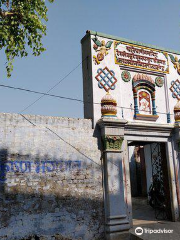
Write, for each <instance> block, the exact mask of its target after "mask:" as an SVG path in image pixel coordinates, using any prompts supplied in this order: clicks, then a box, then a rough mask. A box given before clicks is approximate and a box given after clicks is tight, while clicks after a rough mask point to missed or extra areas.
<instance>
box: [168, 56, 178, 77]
mask: <svg viewBox="0 0 180 240" xmlns="http://www.w3.org/2000/svg"><path fill="white" fill-rule="evenodd" d="M169 57H170V59H171V62H172V63H173V64H174V68H175V69H177V72H178V74H179V75H180V59H178V58H177V56H175V57H174V56H173V55H172V54H169Z"/></svg>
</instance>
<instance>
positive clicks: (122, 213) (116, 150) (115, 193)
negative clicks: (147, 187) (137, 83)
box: [98, 118, 132, 240]
mask: <svg viewBox="0 0 180 240" xmlns="http://www.w3.org/2000/svg"><path fill="white" fill-rule="evenodd" d="M126 123H127V121H125V120H118V119H112V118H102V119H100V120H99V121H98V125H99V126H100V129H101V137H102V142H103V160H104V162H103V164H104V166H103V169H104V204H105V231H106V239H109V240H115V239H119V237H120V236H122V234H121V232H122V231H125V230H129V229H130V227H131V224H132V220H131V219H130V217H129V215H130V216H131V211H130V212H129V210H128V209H129V207H131V206H127V205H128V201H127V199H128V196H127V195H128V194H129V192H128V193H127V191H129V189H128V190H127V188H126V184H127V182H126V180H127V179H129V176H126V173H127V172H128V175H129V169H128V171H126V170H127V168H129V161H128V156H127V141H125V140H124V127H125V124H126ZM127 161H128V162H127ZM130 205H131V204H130Z"/></svg>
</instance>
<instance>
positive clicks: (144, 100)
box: [138, 90, 151, 114]
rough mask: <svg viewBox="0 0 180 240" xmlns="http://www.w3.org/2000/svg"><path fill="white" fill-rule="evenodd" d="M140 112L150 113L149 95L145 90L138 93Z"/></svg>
mask: <svg viewBox="0 0 180 240" xmlns="http://www.w3.org/2000/svg"><path fill="white" fill-rule="evenodd" d="M138 98H139V112H140V114H151V95H150V93H148V92H147V91H145V90H141V91H139V93H138Z"/></svg>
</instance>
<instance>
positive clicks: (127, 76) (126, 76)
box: [121, 71, 131, 82]
mask: <svg viewBox="0 0 180 240" xmlns="http://www.w3.org/2000/svg"><path fill="white" fill-rule="evenodd" d="M121 77H122V80H123V81H124V82H129V81H130V80H131V74H130V72H128V71H123V72H122V73H121Z"/></svg>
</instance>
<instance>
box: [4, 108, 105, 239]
mask: <svg viewBox="0 0 180 240" xmlns="http://www.w3.org/2000/svg"><path fill="white" fill-rule="evenodd" d="M25 117H26V118H27V119H29V120H30V121H31V122H32V123H34V124H35V125H36V126H33V125H32V124H31V123H29V122H28V121H27V120H26V119H24V118H23V117H22V116H21V115H18V114H3V113H1V114H0V219H1V221H0V239H1V240H14V239H18V240H19V239H43V240H51V239H57V240H58V239H86V240H88V239H101V238H103V232H104V223H103V219H104V217H103V190H102V168H101V161H100V156H101V153H100V150H99V149H98V145H99V144H100V143H99V142H98V136H94V135H96V134H95V132H94V130H93V129H92V122H91V120H84V119H69V118H59V117H46V116H30V115H26V116H25ZM45 127H48V128H49V129H51V130H52V131H53V132H54V133H53V132H50V131H49V130H48V129H47V128H45ZM56 134H57V135H56ZM33 236H34V237H33Z"/></svg>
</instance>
